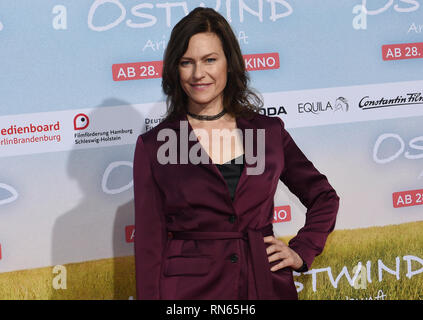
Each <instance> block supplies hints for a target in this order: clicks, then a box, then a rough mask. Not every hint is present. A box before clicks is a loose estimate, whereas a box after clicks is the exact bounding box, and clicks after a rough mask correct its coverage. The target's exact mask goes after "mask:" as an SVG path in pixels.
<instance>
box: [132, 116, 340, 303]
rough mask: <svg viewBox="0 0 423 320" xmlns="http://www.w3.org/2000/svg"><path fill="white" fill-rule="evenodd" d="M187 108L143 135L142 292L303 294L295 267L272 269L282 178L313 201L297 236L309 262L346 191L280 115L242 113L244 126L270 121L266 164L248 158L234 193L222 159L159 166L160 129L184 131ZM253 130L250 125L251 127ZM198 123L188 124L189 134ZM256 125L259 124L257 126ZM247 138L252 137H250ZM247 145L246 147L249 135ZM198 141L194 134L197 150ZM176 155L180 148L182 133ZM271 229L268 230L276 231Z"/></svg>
mask: <svg viewBox="0 0 423 320" xmlns="http://www.w3.org/2000/svg"><path fill="white" fill-rule="evenodd" d="M181 121H188V120H187V118H186V116H185V115H183V116H181V117H180V118H179V119H177V120H175V121H167V120H166V121H163V122H161V123H160V124H158V125H157V126H156V127H155V128H153V129H151V130H150V131H148V132H146V133H144V134H142V135H141V136H140V137H139V138H138V141H137V145H136V150H135V158H134V198H135V243H134V244H135V266H136V288H137V298H138V299H172V300H173V299H217V300H221V299H224V300H235V299H243V300H246V299H248V300H250V299H251V300H255V299H297V298H298V295H297V291H296V287H295V284H294V280H293V274H292V269H291V268H284V269H281V270H278V271H276V272H272V271H270V268H271V267H272V266H273V265H275V264H276V263H278V262H272V263H269V262H268V260H267V254H266V252H265V250H266V247H267V244H264V242H263V236H265V235H269V234H272V229H271V223H272V221H273V210H274V208H273V207H274V195H275V192H276V188H277V184H278V181H279V180H281V181H282V182H283V183H284V184H285V185H286V186H287V187H288V188H289V190H290V191H291V192H292V193H293V194H295V195H296V196H297V197H298V198H299V200H300V201H301V203H302V204H303V205H304V206H305V207H306V208H307V212H306V222H305V225H304V226H303V227H302V228H301V229H300V230H299V231H298V233H297V235H296V236H295V237H294V238H292V239H291V240H290V242H289V246H290V247H291V248H292V249H293V250H295V251H296V252H297V253H298V254H299V255H300V256H301V258H302V259H303V260H304V262H305V263H306V265H307V267H308V268H310V266H311V264H312V262H313V260H314V258H315V257H316V256H317V255H318V254H320V253H321V252H322V250H323V248H324V245H325V242H326V238H327V236H328V235H329V233H330V232H331V231H332V230H333V229H334V226H335V221H336V215H337V212H338V206H339V197H338V196H337V194H336V192H335V190H334V189H333V188H332V186H331V185H330V184H329V182H328V180H327V178H326V176H325V175H323V174H321V173H320V172H319V171H318V170H317V169H316V168H315V167H314V165H313V164H312V163H311V162H310V161H309V160H308V159H307V158H306V157H305V155H304V154H303V153H302V152H301V150H300V149H299V148H298V147H297V145H296V144H295V142H294V141H293V139H292V138H291V136H290V135H289V133H288V132H287V131H286V130H285V128H284V123H283V121H282V120H281V119H279V118H277V117H268V116H265V115H261V114H256V116H255V117H254V118H253V119H245V118H237V119H236V123H237V127H238V128H239V129H241V130H242V132H243V133H245V132H246V130H247V129H253V130H252V132H253V141H255V142H254V144H253V154H254V155H257V150H258V148H257V139H256V138H257V129H265V131H264V132H265V148H264V150H265V167H264V172H263V173H261V174H259V175H249V174H247V168H249V167H254V166H255V165H256V164H254V163H248V161H246V162H245V166H244V170H243V172H242V174H241V177H240V179H239V182H238V185H237V188H236V191H235V197H234V200H233V201H231V197H230V193H229V190H228V186H227V184H226V181H225V180H224V178H223V176H222V174H221V173H220V171H219V169H218V168H217V167H216V165H215V164H213V163H212V161H211V160H210V159H209V158H208V159H209V163H207V164H203V163H200V164H192V163H190V162H189V161H188V163H187V164H184V163H178V164H164V165H163V164H160V163H159V162H158V159H157V151H158V149H159V148H160V146H161V145H162V144H164V143H166V142H165V141H158V133H159V131H160V130H161V129H165V128H169V129H173V130H175V132H176V135H177V136H178V138H179V136H180V135H181V134H180V131H181V130H180V122H181ZM248 131H250V130H248ZM191 132H192V127H191V125H189V123H188V134H190V133H191ZM250 132H251V131H250ZM244 137H245V135H244ZM243 141H244V150H246V149H245V139H244V140H243ZM196 144H198V140H195V141H188V148H189V150H190V149H191V148H192V147H193V146H194V145H196ZM175 147H178V159H179V154H180V152H181V150H180V145H179V140H178V145H177V146H176V145H175ZM269 230H270V231H269Z"/></svg>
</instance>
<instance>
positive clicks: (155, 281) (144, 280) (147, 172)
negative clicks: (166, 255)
mask: <svg viewBox="0 0 423 320" xmlns="http://www.w3.org/2000/svg"><path fill="white" fill-rule="evenodd" d="M133 174H134V202H135V240H134V248H135V277H136V291H137V299H146V300H153V299H160V286H159V279H160V271H161V264H162V253H163V251H164V245H165V241H166V232H165V223H164V221H163V220H164V214H163V200H162V199H163V197H162V195H161V192H160V190H159V188H158V186H157V183H156V181H155V179H154V177H153V174H152V166H151V162H150V156H149V154H148V151H147V148H146V146H145V145H144V142H143V139H142V136H139V137H138V140H137V144H136V147H135V155H134V169H133Z"/></svg>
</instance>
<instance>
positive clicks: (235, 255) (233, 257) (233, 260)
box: [231, 253, 238, 263]
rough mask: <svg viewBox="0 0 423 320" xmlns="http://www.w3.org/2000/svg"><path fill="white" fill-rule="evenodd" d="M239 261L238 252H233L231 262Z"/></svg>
mask: <svg viewBox="0 0 423 320" xmlns="http://www.w3.org/2000/svg"><path fill="white" fill-rule="evenodd" d="M237 261H238V255H237V254H235V253H234V254H232V255H231V262H232V263H236V262H237Z"/></svg>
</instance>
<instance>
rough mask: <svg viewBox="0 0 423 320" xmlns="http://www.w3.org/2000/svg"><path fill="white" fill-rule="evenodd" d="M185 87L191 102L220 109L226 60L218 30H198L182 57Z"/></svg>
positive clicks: (182, 76)
mask: <svg viewBox="0 0 423 320" xmlns="http://www.w3.org/2000/svg"><path fill="white" fill-rule="evenodd" d="M178 70H179V77H180V82H181V86H182V89H183V90H184V91H185V93H186V94H187V96H188V101H189V106H191V107H192V106H195V107H201V108H202V109H203V108H205V107H207V108H210V109H209V110H213V111H217V112H219V111H220V110H221V108H222V107H223V90H224V89H225V87H226V81H227V62H226V57H225V53H224V51H223V48H222V43H221V41H220V39H219V37H218V36H217V35H216V34H215V33H210V32H204V33H197V34H195V35H193V36H192V37H191V39H190V40H189V44H188V49H187V51H186V52H185V53H184V54H183V56H182V58H181V60H180V61H179V67H178Z"/></svg>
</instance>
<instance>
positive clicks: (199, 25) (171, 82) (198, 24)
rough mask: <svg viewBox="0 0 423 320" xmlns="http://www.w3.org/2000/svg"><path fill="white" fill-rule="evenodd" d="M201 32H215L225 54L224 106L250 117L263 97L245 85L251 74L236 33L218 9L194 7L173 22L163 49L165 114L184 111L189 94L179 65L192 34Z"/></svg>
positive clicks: (260, 104)
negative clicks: (175, 22) (184, 87)
mask: <svg viewBox="0 0 423 320" xmlns="http://www.w3.org/2000/svg"><path fill="white" fill-rule="evenodd" d="M202 32H212V33H215V34H216V35H217V36H218V37H219V39H220V41H221V43H222V47H223V51H224V53H225V56H226V61H227V66H228V75H227V83H226V87H225V89H224V91H223V107H224V108H225V109H226V110H227V112H228V113H229V114H231V115H233V116H235V117H240V116H241V117H247V118H250V117H252V116H253V114H254V113H256V112H258V111H259V109H260V108H261V107H262V106H263V101H262V100H261V98H259V96H258V95H257V94H256V93H255V92H253V90H252V89H250V88H249V86H248V83H249V81H250V78H249V76H248V73H247V71H246V69H245V63H244V58H243V57H242V54H241V49H240V47H239V43H238V40H237V39H236V37H235V34H234V33H233V31H232V29H231V27H230V25H229V23H228V22H227V21H226V19H225V18H224V17H223V16H222V15H220V14H219V13H218V12H216V11H215V10H213V9H210V8H196V9H194V10H193V11H191V12H190V13H189V14H188V15H187V16H186V17H184V18H183V19H182V20H181V21H179V22H178V23H177V24H176V25H175V27H174V28H173V30H172V33H171V35H170V40H169V42H168V44H167V48H166V51H165V53H164V58H163V76H162V88H163V92H164V93H165V94H166V95H167V101H166V102H167V115H166V118H168V119H170V120H172V119H174V118H175V117H177V116H179V115H181V114H185V113H186V111H187V105H188V97H187V95H186V93H185V92H184V90H183V89H182V87H181V85H180V79H179V70H178V65H179V62H180V59H181V57H182V56H183V55H184V53H185V52H186V51H187V49H188V44H189V40H190V39H191V37H192V36H193V35H195V34H197V33H202Z"/></svg>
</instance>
